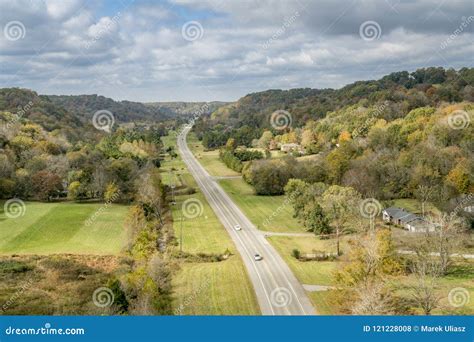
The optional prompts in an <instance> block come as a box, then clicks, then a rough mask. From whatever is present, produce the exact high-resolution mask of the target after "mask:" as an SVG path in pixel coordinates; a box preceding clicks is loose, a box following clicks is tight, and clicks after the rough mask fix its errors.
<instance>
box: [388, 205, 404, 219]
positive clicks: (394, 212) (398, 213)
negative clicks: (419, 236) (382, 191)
mask: <svg viewBox="0 0 474 342" xmlns="http://www.w3.org/2000/svg"><path fill="white" fill-rule="evenodd" d="M384 212H385V213H387V215H390V216H391V217H393V218H395V219H399V218H400V217H403V216H405V215H407V214H409V212H407V211H405V210H404V209H401V208H397V207H389V208H386V209H384Z"/></svg>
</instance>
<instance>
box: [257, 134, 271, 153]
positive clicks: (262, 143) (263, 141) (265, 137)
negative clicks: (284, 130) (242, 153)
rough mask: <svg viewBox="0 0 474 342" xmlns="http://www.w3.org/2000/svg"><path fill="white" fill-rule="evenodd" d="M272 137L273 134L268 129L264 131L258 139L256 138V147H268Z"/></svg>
mask: <svg viewBox="0 0 474 342" xmlns="http://www.w3.org/2000/svg"><path fill="white" fill-rule="evenodd" d="M272 139H273V134H272V132H270V131H264V132H263V133H262V136H261V137H260V139H258V147H260V148H264V149H268V148H270V142H271V141H272Z"/></svg>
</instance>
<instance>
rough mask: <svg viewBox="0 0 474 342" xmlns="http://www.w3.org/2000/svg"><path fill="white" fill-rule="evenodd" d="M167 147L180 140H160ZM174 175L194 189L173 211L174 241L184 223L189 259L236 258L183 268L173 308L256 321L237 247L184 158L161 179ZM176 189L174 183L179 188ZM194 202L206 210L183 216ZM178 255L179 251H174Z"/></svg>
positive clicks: (166, 165)
mask: <svg viewBox="0 0 474 342" xmlns="http://www.w3.org/2000/svg"><path fill="white" fill-rule="evenodd" d="M162 139H163V141H164V143H165V145H166V144H169V145H168V146H176V135H175V133H172V134H170V135H168V136H167V137H163V138H162ZM172 167H174V168H175V169H176V170H177V171H175V172H174V173H175V174H177V175H178V176H179V179H180V180H181V181H182V183H184V184H185V185H187V186H188V187H192V188H194V189H196V191H197V192H196V193H195V194H192V195H181V196H176V199H175V200H176V204H175V205H174V206H173V208H172V213H173V221H174V225H173V226H174V230H175V236H176V238H177V239H178V241H179V240H180V232H181V219H182V218H183V217H184V220H183V221H182V232H183V251H184V252H187V253H193V254H196V253H216V254H221V253H224V252H225V251H226V250H227V249H228V250H229V251H231V253H232V254H233V255H232V256H231V257H230V258H229V259H228V260H225V261H221V262H193V263H186V262H180V265H179V267H180V270H179V271H178V272H177V273H176V274H175V275H174V277H173V290H174V297H175V300H174V307H175V310H179V313H180V314H184V315H222V314H224V315H256V314H259V312H260V311H259V309H258V304H257V299H256V297H255V293H254V290H253V287H252V285H251V283H250V280H249V278H248V276H247V272H246V270H245V266H244V264H243V261H242V259H241V258H240V255H238V254H237V253H236V249H235V246H234V243H233V242H232V240H231V238H230V236H229V235H228V234H227V231H226V230H225V228H224V227H223V226H222V224H221V223H220V221H219V220H218V218H217V217H216V215H215V214H214V212H213V210H212V209H211V207H210V206H209V204H208V203H207V201H206V198H205V197H204V195H203V194H202V193H201V192H200V191H199V189H198V187H197V184H196V182H195V180H194V178H193V177H192V175H191V174H190V173H189V172H188V170H187V168H186V167H185V164H184V163H183V162H182V161H181V159H180V157H179V156H178V157H177V158H173V159H171V158H170V157H169V156H167V157H166V159H165V160H164V161H163V163H162V168H161V169H162V172H163V173H162V177H163V179H172V178H173V177H172V176H170V173H171V168H172ZM175 184H176V183H175ZM186 200H193V201H194V203H198V207H199V206H200V207H201V208H202V210H199V213H200V215H198V216H197V217H194V218H186V217H185V216H184V215H182V206H183V203H184V201H186ZM176 248H177V249H178V248H179V246H177V247H176Z"/></svg>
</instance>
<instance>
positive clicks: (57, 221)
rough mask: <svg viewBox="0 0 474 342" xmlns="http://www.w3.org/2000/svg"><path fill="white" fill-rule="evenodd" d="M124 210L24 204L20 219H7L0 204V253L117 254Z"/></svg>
mask: <svg viewBox="0 0 474 342" xmlns="http://www.w3.org/2000/svg"><path fill="white" fill-rule="evenodd" d="M100 208H103V209H100ZM99 210H100V212H99ZM127 210H128V207H127V206H124V205H115V204H113V205H109V206H107V207H106V208H105V207H104V204H103V203H72V202H61V203H40V202H26V210H25V213H24V215H23V216H20V217H18V218H9V217H7V215H6V213H5V212H4V202H0V254H56V253H72V254H98V255H106V254H118V253H120V252H121V251H122V248H123V247H124V244H125V239H126V233H125V229H124V226H123V223H124V219H125V216H126V214H127ZM95 213H97V214H96V215H95V219H94V220H92V221H91V222H92V223H91V224H90V225H87V224H86V221H87V220H88V219H89V218H91V217H93V215H94V214H95Z"/></svg>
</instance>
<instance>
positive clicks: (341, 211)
mask: <svg viewBox="0 0 474 342" xmlns="http://www.w3.org/2000/svg"><path fill="white" fill-rule="evenodd" d="M360 200H361V195H360V194H359V193H358V192H357V191H355V190H354V189H353V188H349V187H342V186H339V185H332V186H330V187H329V188H328V189H327V190H326V191H325V192H324V193H323V195H322V199H321V204H322V207H323V210H324V213H325V215H326V217H327V218H328V219H329V221H330V222H331V225H332V226H333V227H334V231H335V234H336V239H337V241H336V249H337V255H341V252H340V236H341V235H342V234H344V232H346V231H347V230H348V229H349V228H352V229H353V230H355V227H354V226H352V227H347V224H348V223H349V222H351V221H352V222H354V219H358V218H359V215H357V210H358V208H359V202H360Z"/></svg>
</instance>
